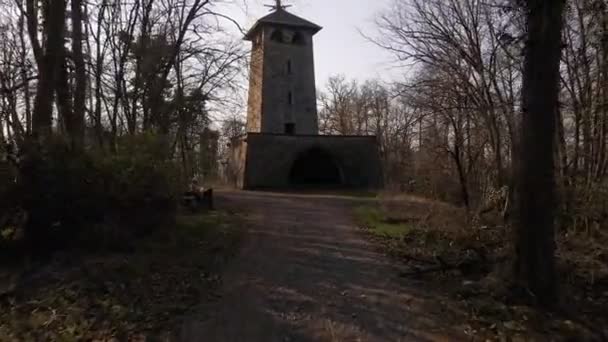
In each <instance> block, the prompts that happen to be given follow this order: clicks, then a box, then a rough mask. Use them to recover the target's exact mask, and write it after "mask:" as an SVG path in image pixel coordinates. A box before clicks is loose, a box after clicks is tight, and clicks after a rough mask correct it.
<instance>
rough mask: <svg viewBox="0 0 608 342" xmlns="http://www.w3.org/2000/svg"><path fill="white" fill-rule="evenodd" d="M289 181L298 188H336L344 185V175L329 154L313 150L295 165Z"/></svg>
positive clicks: (297, 160) (299, 157)
mask: <svg viewBox="0 0 608 342" xmlns="http://www.w3.org/2000/svg"><path fill="white" fill-rule="evenodd" d="M289 181H290V183H291V185H293V186H297V187H335V186H340V185H342V174H341V172H340V168H339V167H338V165H337V164H336V162H335V160H334V158H332V156H331V155H330V154H329V153H327V152H325V151H323V150H322V149H320V148H312V149H310V150H307V151H305V152H304V153H302V154H300V155H299V156H298V158H297V159H296V161H295V162H294V163H293V165H292V167H291V172H290V174H289Z"/></svg>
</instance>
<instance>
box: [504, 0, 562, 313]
mask: <svg viewBox="0 0 608 342" xmlns="http://www.w3.org/2000/svg"><path fill="white" fill-rule="evenodd" d="M563 8H564V1H563V0H551V1H550V0H530V1H528V2H527V5H526V11H527V32H528V36H527V42H526V50H525V68H524V82H523V119H522V135H521V147H522V148H521V153H520V158H521V161H520V169H519V173H518V178H517V198H518V201H517V222H516V230H515V232H516V237H515V245H516V259H515V279H516V281H517V282H519V284H520V285H521V286H523V287H524V288H526V289H529V290H530V291H532V293H533V294H534V295H535V296H536V298H537V299H538V301H539V302H540V303H541V304H543V305H554V304H555V300H556V299H557V291H556V289H557V281H556V274H555V256H554V253H555V236H554V235H555V228H554V225H555V208H556V196H555V171H554V170H555V169H554V167H555V165H554V143H555V131H556V112H557V104H558V93H559V65H560V54H561V31H562V12H563Z"/></svg>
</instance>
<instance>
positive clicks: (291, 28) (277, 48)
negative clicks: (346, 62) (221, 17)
mask: <svg viewBox="0 0 608 342" xmlns="http://www.w3.org/2000/svg"><path fill="white" fill-rule="evenodd" d="M286 7H287V6H282V5H281V1H280V0H277V4H276V6H272V9H273V10H272V13H270V14H269V15H267V16H265V17H263V18H261V19H260V20H258V21H257V22H256V24H255V25H254V26H253V27H252V28H251V30H249V32H248V33H247V34H246V36H245V39H246V40H249V41H251V42H252V44H253V46H252V50H251V51H252V52H251V65H250V76H249V77H250V80H249V102H248V111H247V131H248V132H250V133H271V134H287V135H316V134H318V131H319V124H318V117H317V99H316V89H315V68H314V55H313V36H314V35H315V34H316V33H317V32H319V31H320V30H321V27H320V26H318V25H316V24H313V23H311V22H309V21H307V20H305V19H302V18H300V17H298V16H295V15H293V14H291V13H289V12H287V11H286V9H285V8H286Z"/></svg>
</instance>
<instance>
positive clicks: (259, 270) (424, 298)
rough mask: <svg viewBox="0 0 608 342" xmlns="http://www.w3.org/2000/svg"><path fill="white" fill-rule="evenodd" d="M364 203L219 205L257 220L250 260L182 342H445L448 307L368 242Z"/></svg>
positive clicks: (243, 196) (233, 199)
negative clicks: (361, 219) (356, 215)
mask: <svg viewBox="0 0 608 342" xmlns="http://www.w3.org/2000/svg"><path fill="white" fill-rule="evenodd" d="M360 201H364V200H360V199H348V198H338V197H335V198H330V197H323V196H303V195H302V196H299V195H280V194H268V193H251V192H234V193H221V194H218V199H217V201H216V202H217V204H216V205H217V206H218V207H223V208H228V209H230V210H234V211H239V212H241V211H244V212H246V213H248V215H247V217H248V219H247V220H248V229H249V231H248V234H247V237H246V238H245V240H246V241H245V242H244V244H245V246H244V248H243V250H242V251H241V253H240V254H239V255H238V256H237V257H236V258H235V260H234V261H233V262H232V263H231V264H230V266H228V268H227V270H226V272H225V275H224V277H223V286H222V289H221V290H220V293H219V295H218V297H219V298H220V299H218V300H217V301H215V303H213V304H211V306H210V307H206V308H204V309H205V312H207V313H209V314H210V318H209V319H202V318H201V319H191V320H189V321H187V322H186V323H185V324H184V326H183V329H182V332H181V337H182V338H181V340H182V341H251V342H257V341H443V340H450V341H454V340H462V339H463V338H464V337H463V336H462V335H460V336H459V335H456V332H457V331H458V330H460V331H462V330H461V329H456V328H448V327H449V319H448V317H451V316H453V314H452V313H447V312H446V311H445V310H446V309H445V308H444V306H443V305H441V304H439V303H440V302H441V299H439V298H433V297H431V295H430V292H431V291H428V289H424V288H420V287H419V286H418V287H416V285H415V284H412V283H411V280H405V279H399V277H398V276H397V274H398V272H396V269H395V266H393V265H392V264H391V262H390V261H389V260H388V259H387V258H386V257H385V256H383V255H382V254H380V253H378V252H376V251H375V250H374V248H373V247H372V246H371V245H370V244H369V243H368V242H366V241H365V239H364V238H363V236H362V235H361V233H360V232H358V231H357V229H356V227H355V226H354V225H353V224H352V221H351V210H352V207H353V206H354V205H356V204H357V203H358V202H360Z"/></svg>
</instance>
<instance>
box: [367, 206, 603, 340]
mask: <svg viewBox="0 0 608 342" xmlns="http://www.w3.org/2000/svg"><path fill="white" fill-rule="evenodd" d="M355 217H356V220H357V222H358V223H359V225H360V226H361V227H362V228H364V230H365V232H367V234H368V236H369V237H370V238H371V239H372V240H374V241H375V242H376V243H377V244H378V246H379V247H380V248H382V249H383V250H384V251H385V252H386V253H388V254H389V255H391V256H393V257H395V258H397V259H399V260H400V262H401V263H402V264H403V265H404V266H405V267H406V270H405V271H403V272H402V276H403V277H406V278H416V279H417V280H419V281H423V282H429V283H431V284H432V288H435V289H440V290H441V291H444V292H447V293H449V294H451V296H452V298H454V299H455V300H456V301H457V302H459V303H460V304H459V305H460V306H462V307H463V308H465V311H467V312H469V313H470V320H469V322H468V323H469V324H470V325H471V334H472V335H474V336H477V337H479V336H490V337H491V338H497V339H500V338H505V337H507V338H513V337H519V338H525V339H535V340H545V339H547V337H548V336H552V337H551V338H552V339H553V340H567V339H574V340H600V339H602V338H607V339H608V331H605V329H606V328H608V314H607V312H606V311H605V308H606V307H607V306H608V247H607V246H608V236H607V235H606V234H601V233H600V232H599V231H596V232H595V233H594V234H586V233H585V234H582V233H573V232H560V233H559V234H558V236H557V247H558V252H557V262H558V269H559V272H560V280H561V290H562V293H563V303H562V305H561V306H560V310H559V311H558V312H551V313H548V312H545V311H542V310H538V309H535V308H534V307H530V306H526V305H519V304H517V303H521V301H520V300H519V299H518V298H517V297H516V296H515V297H514V295H513V293H511V292H510V288H509V284H510V279H509V272H508V271H509V267H508V266H509V260H510V255H511V251H512V248H511V246H510V245H509V242H510V241H511V233H510V229H509V228H508V227H505V226H504V225H502V224H501V222H500V220H499V219H498V215H496V217H492V215H489V216H488V217H486V218H485V220H484V222H482V223H481V224H477V225H472V224H471V223H470V222H469V220H468V217H467V215H466V211H465V210H464V209H462V208H458V207H455V206H452V205H449V204H445V203H440V202H436V201H432V200H428V199H424V198H420V197H414V196H407V195H399V196H389V195H384V196H381V197H380V199H379V201H378V202H377V204H376V205H372V206H369V205H368V206H364V207H359V208H357V209H356V210H355ZM461 264H462V265H465V266H466V267H452V266H458V265H461ZM425 270H430V272H425Z"/></svg>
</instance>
